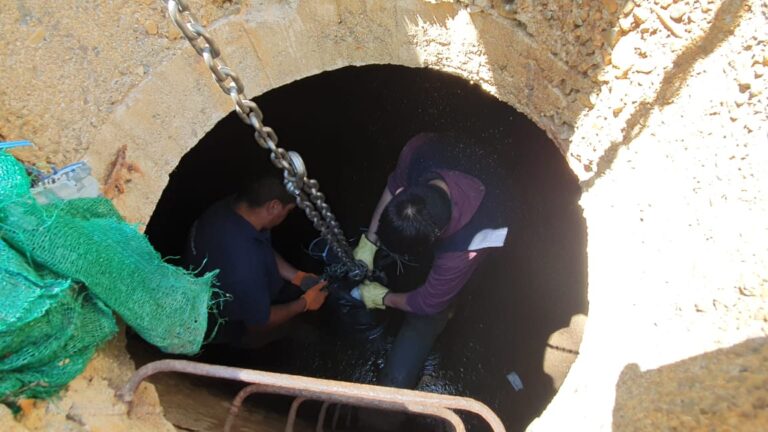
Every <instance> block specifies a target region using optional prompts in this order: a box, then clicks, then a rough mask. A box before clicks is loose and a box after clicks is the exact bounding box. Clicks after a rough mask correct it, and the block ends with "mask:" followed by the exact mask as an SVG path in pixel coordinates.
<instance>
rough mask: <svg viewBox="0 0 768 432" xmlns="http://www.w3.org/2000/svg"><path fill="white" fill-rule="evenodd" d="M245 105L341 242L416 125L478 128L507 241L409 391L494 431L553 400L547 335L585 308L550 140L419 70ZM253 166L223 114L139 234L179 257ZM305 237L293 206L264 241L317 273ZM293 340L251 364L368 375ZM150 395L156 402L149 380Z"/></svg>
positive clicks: (310, 235)
mask: <svg viewBox="0 0 768 432" xmlns="http://www.w3.org/2000/svg"><path fill="white" fill-rule="evenodd" d="M255 101H256V102H257V103H258V104H259V106H260V107H261V109H262V110H263V112H264V113H265V123H266V124H267V125H268V126H271V127H272V128H273V129H275V131H276V132H277V134H278V136H279V138H280V145H281V146H283V147H285V148H287V149H290V150H296V151H298V152H299V153H300V154H301V155H302V157H303V158H304V161H305V163H306V164H307V167H308V171H309V175H310V177H312V178H315V179H317V180H318V181H319V182H320V186H321V190H322V191H323V192H324V193H325V194H326V196H327V201H328V202H329V204H330V205H331V207H332V209H333V210H334V212H335V214H336V216H337V218H338V219H339V221H340V223H341V225H342V226H343V227H344V229H345V232H346V234H347V236H348V237H349V238H354V237H358V236H359V234H360V232H361V229H363V227H365V226H366V224H367V223H368V221H369V219H370V214H371V212H372V210H373V208H374V207H375V205H376V202H377V200H378V198H379V196H380V194H381V192H382V190H383V188H384V186H385V183H386V178H387V175H388V174H389V172H390V171H391V170H392V169H393V168H394V166H395V163H396V162H397V156H398V154H399V152H400V150H401V149H402V146H403V145H404V144H405V143H406V142H407V140H408V139H409V138H411V137H412V136H414V135H415V134H417V133H420V132H425V131H432V132H447V131H455V132H462V133H466V134H471V135H473V136H477V137H482V140H483V141H484V142H485V143H487V146H488V148H486V149H485V150H486V151H488V152H489V153H490V154H493V155H495V156H494V157H498V158H499V159H501V160H502V161H503V164H504V166H505V167H508V169H507V174H508V176H509V181H510V184H511V185H514V188H515V189H516V190H515V193H514V194H510V196H513V195H514V196H515V197H516V198H515V199H516V200H518V201H519V203H518V205H517V208H518V210H519V214H518V217H517V218H516V221H517V226H515V227H514V229H513V230H512V233H513V234H512V235H511V236H510V238H509V240H508V242H507V246H505V247H504V248H503V249H502V250H500V251H498V252H497V253H496V254H494V256H492V257H491V258H490V259H488V261H487V262H485V263H483V264H484V265H483V266H481V268H480V269H479V270H478V271H476V273H475V274H474V275H473V277H472V279H471V280H470V281H469V282H468V284H467V285H466V286H465V287H464V289H463V290H462V292H461V294H460V295H459V298H458V302H457V308H456V312H455V315H454V316H453V318H452V319H451V321H450V322H449V323H448V326H447V327H446V329H445V331H444V332H443V334H442V335H441V336H440V338H439V339H438V341H437V343H436V345H435V347H434V356H432V357H430V360H429V361H428V364H427V365H426V369H425V376H424V378H423V379H422V382H421V384H420V388H422V389H425V390H429V391H438V392H447V393H453V394H460V395H467V396H471V397H474V398H476V399H479V400H481V401H483V402H484V403H486V404H488V405H489V406H490V407H491V408H492V409H494V411H496V413H497V414H498V415H499V416H500V417H501V418H502V420H503V421H504V423H505V424H506V426H507V428H508V430H522V429H524V428H525V427H526V426H527V425H528V424H529V423H530V421H531V420H532V419H534V418H535V417H537V416H538V415H540V414H541V412H542V411H543V410H544V408H545V407H546V405H547V404H548V403H549V401H550V400H551V399H552V397H553V396H554V395H555V393H556V387H557V386H559V383H560V382H561V380H562V377H563V376H564V374H565V372H567V369H568V367H570V364H571V363H572V362H573V360H575V357H576V354H577V351H578V341H579V340H580V336H581V335H580V330H578V329H576V330H573V329H572V330H571V331H570V332H566V333H569V334H567V335H566V336H564V337H560V338H559V339H558V338H554V339H553V334H555V333H556V332H557V331H558V330H561V329H563V328H567V327H568V326H569V323H570V322H571V320H572V318H573V317H574V316H577V315H585V314H586V313H587V292H586V291H587V277H586V276H587V275H586V268H587V256H586V226H585V221H584V218H583V215H582V212H581V207H580V206H579V205H578V200H579V197H580V189H579V186H578V182H577V179H576V178H575V176H574V175H573V174H572V173H571V171H570V170H569V168H568V166H567V165H566V163H565V160H564V158H563V157H562V154H560V153H559V151H558V150H557V148H556V147H555V145H554V144H553V143H552V142H551V141H550V140H549V139H548V138H547V137H546V135H545V134H544V132H543V131H541V130H540V129H539V128H538V127H537V126H536V125H535V124H534V123H533V122H532V121H531V120H530V119H528V118H527V117H525V116H524V115H523V114H521V113H519V112H517V111H516V110H514V109H513V108H512V107H510V106H509V105H506V104H504V103H503V102H500V101H499V100H497V99H496V98H495V97H493V96H491V95H489V94H488V93H487V92H485V91H484V90H482V89H481V88H480V87H479V86H476V85H473V84H471V83H468V82H467V81H465V80H463V79H461V78H458V77H455V76H452V75H449V74H445V73H442V72H437V71H432V70H429V69H413V68H406V67H400V66H392V65H373V66H365V67H347V68H343V69H339V70H335V71H331V72H326V73H322V74H319V75H316V76H312V77H308V78H306V79H302V80H299V81H296V82H293V83H291V84H288V85H285V86H282V87H280V88H277V89H274V90H272V91H269V92H267V93H265V94H264V95H262V96H260V97H258V98H256V99H255ZM264 170H275V169H274V168H273V167H272V165H271V163H270V162H269V161H268V156H267V152H266V151H265V150H263V149H261V148H259V147H258V145H257V144H256V143H255V142H254V140H253V137H252V130H251V129H250V127H249V126H247V125H245V124H243V123H242V122H241V121H240V119H239V118H238V117H237V116H236V115H235V114H234V113H231V114H230V115H228V116H227V117H225V118H224V119H222V120H221V121H220V122H219V123H218V124H217V125H216V126H215V127H214V128H213V129H212V130H211V131H210V132H209V133H208V134H207V135H206V136H205V137H204V138H203V139H202V140H201V141H200V142H199V143H198V144H197V145H196V146H195V147H194V148H192V149H191V150H190V151H189V152H188V153H187V154H186V155H185V156H184V157H183V158H182V159H181V161H180V162H179V165H178V166H177V168H176V169H175V170H174V171H173V173H172V174H171V175H170V178H169V182H168V185H167V187H166V189H165V190H164V192H163V194H162V197H161V198H160V201H159V202H158V204H157V207H156V209H155V212H154V214H153V216H152V218H151V219H150V221H149V224H148V225H147V230H146V233H147V235H148V237H149V239H150V241H151V242H152V244H153V245H154V246H155V248H156V249H157V250H158V251H159V252H160V253H161V254H162V255H163V256H165V257H177V256H180V255H181V254H182V253H183V248H184V242H185V239H186V237H187V233H188V230H189V228H190V226H191V224H192V222H193V221H194V220H195V219H196V218H197V216H198V215H200V214H201V213H202V212H203V211H204V210H205V208H207V207H208V206H209V205H211V204H212V203H213V202H215V201H217V200H219V199H221V198H222V197H224V196H226V195H228V194H230V193H231V192H232V191H233V189H234V188H235V187H236V185H237V184H238V183H239V182H240V181H241V179H242V178H243V177H244V176H245V175H247V174H248V173H249V172H254V171H264ZM275 172H276V171H275ZM316 237H317V233H316V232H315V231H314V229H313V228H312V226H311V224H310V223H309V221H307V220H306V218H305V217H304V215H303V214H302V213H300V212H298V211H297V212H294V213H293V214H292V215H291V216H289V217H288V219H287V220H286V221H285V222H284V223H283V224H282V225H280V226H279V227H277V228H276V229H275V230H273V244H274V247H275V249H276V250H278V251H279V252H280V253H281V254H282V255H283V256H284V257H285V258H286V259H287V260H288V261H290V262H292V263H294V264H295V265H296V266H297V267H298V268H304V269H308V270H315V271H319V270H320V268H319V263H318V262H317V261H315V260H314V259H312V258H311V257H309V256H308V255H307V254H306V253H305V249H306V247H307V246H308V244H309V243H310V242H311V241H312V240H313V239H315V238H316ZM561 333H562V332H561ZM298 343H299V342H296V343H293V344H292V343H291V342H282V343H280V344H278V345H276V346H274V347H272V349H268V350H266V351H264V354H263V355H260V356H261V357H262V359H268V360H270V361H271V363H270V361H265V362H264V363H262V364H261V365H260V366H261V367H264V368H269V367H270V364H272V366H274V368H275V369H279V370H280V371H282V372H290V373H296V374H301V375H307V376H317V377H323V378H338V379H356V380H359V381H363V382H373V381H374V380H375V375H376V372H377V368H378V367H379V366H380V363H381V361H380V360H381V359H376V358H373V359H371V358H370V357H371V355H370V353H368V354H367V355H364V356H363V357H367V361H366V362H361V363H359V364H356V363H354V362H353V363H352V366H351V367H350V363H349V362H345V361H340V360H339V356H354V355H357V354H353V353H350V352H349V351H344V350H338V347H328V346H326V347H322V346H320V347H310V348H307V346H306V345H303V343H304V342H301V343H302V345H298ZM130 349H131V352H132V354H134V355H135V354H136V352H141V351H142V350H144V351H145V352H146V350H145V348H142V346H141V342H140V341H136V340H133V341H131V342H130ZM545 354H546V357H547V362H550V363H554V369H555V370H556V371H559V372H555V375H557V374H560V375H561V376H559V377H554V378H553V377H552V376H550V374H552V372H551V369H553V366H552V365H549V366H548V367H547V368H546V369H547V370H545ZM139 357H142V356H141V355H139ZM241 360H243V359H241ZM138 362H139V363H141V360H138ZM241 365H242V363H241ZM356 367H357V368H358V369H359V370H357V371H355V370H352V371H350V368H351V369H355V368H356ZM341 369H344V370H341ZM350 373H352V374H353V375H352V376H351V377H350V375H349V374H350ZM548 373H549V374H548ZM515 377H517V378H519V380H520V381H519V382H518V381H517V380H516V378H515ZM520 383H522V389H520V388H519V384H520ZM160 395H161V400H162V399H163V389H162V388H161V389H160ZM166 410H168V409H167V408H166ZM225 411H226V409H222V414H221V415H222V417H224V416H226V412H225ZM478 430H482V429H478Z"/></svg>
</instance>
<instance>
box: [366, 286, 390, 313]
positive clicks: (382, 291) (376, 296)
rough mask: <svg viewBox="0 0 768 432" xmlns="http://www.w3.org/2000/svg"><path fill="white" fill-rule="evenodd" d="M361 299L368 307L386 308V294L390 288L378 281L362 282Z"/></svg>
mask: <svg viewBox="0 0 768 432" xmlns="http://www.w3.org/2000/svg"><path fill="white" fill-rule="evenodd" d="M359 288H360V299H361V300H362V301H363V303H365V307H367V308H368V309H384V307H385V306H384V296H385V295H387V293H388V292H389V290H388V289H387V287H385V286H384V285H382V284H380V283H378V282H370V281H365V282H363V283H362V284H360V287H359Z"/></svg>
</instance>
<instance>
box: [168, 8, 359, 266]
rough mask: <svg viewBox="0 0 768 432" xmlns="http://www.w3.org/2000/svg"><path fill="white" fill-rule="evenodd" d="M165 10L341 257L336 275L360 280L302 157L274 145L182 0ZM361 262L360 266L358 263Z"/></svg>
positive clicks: (216, 48)
mask: <svg viewBox="0 0 768 432" xmlns="http://www.w3.org/2000/svg"><path fill="white" fill-rule="evenodd" d="M167 5H168V14H169V15H170V17H171V20H172V21H173V23H174V24H175V25H176V27H178V28H179V31H181V34H182V35H183V36H184V38H185V39H187V41H188V42H189V44H190V45H192V48H193V49H194V50H195V52H196V53H197V55H199V56H200V57H202V59H203V61H204V62H205V65H206V66H207V67H208V70H210V72H211V74H212V75H213V80H214V81H215V82H216V84H217V85H218V86H219V88H221V90H222V91H223V92H224V93H225V94H227V95H228V96H229V97H230V98H231V99H232V103H233V104H234V106H235V112H236V113H237V115H238V117H240V119H241V120H242V121H243V122H245V123H247V124H250V125H251V126H253V128H254V130H255V132H254V134H253V137H254V139H255V141H256V143H257V144H258V145H259V146H260V147H262V148H263V149H265V150H269V152H270V155H269V158H270V160H271V161H272V164H273V165H274V166H275V167H277V168H278V169H280V170H282V171H283V184H284V185H285V188H286V190H288V192H289V193H290V194H291V195H293V196H294V197H295V198H296V205H297V206H298V207H299V208H300V209H302V210H304V213H305V214H306V216H307V218H308V219H309V220H310V221H311V222H312V225H313V226H314V227H315V229H317V230H318V231H319V232H320V234H321V235H322V236H323V237H324V238H325V239H326V240H327V241H328V244H329V245H330V246H331V248H332V249H333V250H334V252H335V253H336V255H337V256H338V257H339V258H340V259H341V262H342V264H341V266H342V268H341V270H338V269H337V270H335V273H337V274H338V275H339V276H341V275H349V276H350V277H352V278H353V279H355V280H362V279H363V278H364V277H365V276H366V275H367V274H368V268H367V267H366V266H365V264H364V263H361V262H358V261H356V260H355V259H354V257H353V255H352V248H350V246H349V244H348V243H347V240H346V238H345V236H344V232H343V231H342V229H341V227H340V226H339V223H338V221H337V220H336V217H335V216H334V215H333V212H331V208H330V206H328V204H327V203H326V202H325V195H323V194H322V193H321V192H320V186H319V184H318V182H317V181H316V180H313V179H310V178H308V177H307V169H306V166H305V165H304V160H303V159H302V158H301V156H300V155H299V154H298V153H296V152H294V151H286V150H285V149H283V148H280V147H278V146H277V134H276V133H275V131H273V130H272V128H270V127H268V126H265V125H264V123H263V121H264V115H263V114H262V112H261V110H260V109H259V107H258V105H256V103H255V102H253V101H251V100H249V99H248V98H246V97H245V86H244V85H243V82H242V80H241V79H240V77H239V76H238V75H237V74H236V73H235V72H234V71H233V70H232V69H231V68H230V67H229V66H227V63H226V62H225V61H224V59H223V58H222V57H221V49H219V46H218V45H217V43H216V41H215V40H214V39H213V37H212V36H211V35H210V33H208V31H207V30H206V29H205V27H204V26H203V25H202V24H200V22H199V20H198V19H197V17H196V16H195V15H194V14H193V13H192V11H191V9H190V8H189V6H188V5H187V2H186V1H185V0H168V1H167ZM361 265H362V267H361Z"/></svg>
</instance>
